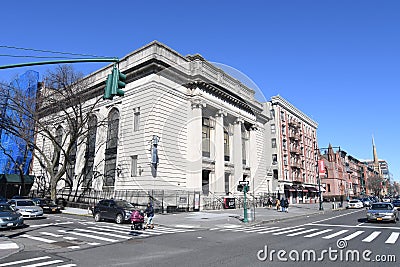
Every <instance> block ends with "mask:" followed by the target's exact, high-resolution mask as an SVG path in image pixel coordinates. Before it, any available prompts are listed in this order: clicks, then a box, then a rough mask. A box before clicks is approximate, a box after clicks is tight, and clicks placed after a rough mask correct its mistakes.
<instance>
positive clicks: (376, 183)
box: [367, 174, 384, 196]
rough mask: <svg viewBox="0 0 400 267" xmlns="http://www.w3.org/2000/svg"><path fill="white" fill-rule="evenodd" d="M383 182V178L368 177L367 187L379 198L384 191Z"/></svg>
mask: <svg viewBox="0 0 400 267" xmlns="http://www.w3.org/2000/svg"><path fill="white" fill-rule="evenodd" d="M383 181H384V180H383V178H382V177H381V176H379V175H376V174H375V175H373V176H370V177H368V181H367V187H368V189H369V190H371V191H372V192H374V194H375V196H379V195H380V193H381V190H382V183H383Z"/></svg>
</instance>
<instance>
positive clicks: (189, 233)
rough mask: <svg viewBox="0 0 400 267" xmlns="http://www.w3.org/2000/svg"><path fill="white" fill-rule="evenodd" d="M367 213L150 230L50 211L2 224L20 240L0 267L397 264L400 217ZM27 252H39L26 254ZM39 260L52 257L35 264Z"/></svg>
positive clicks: (0, 261) (342, 212)
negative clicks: (18, 223) (375, 217)
mask: <svg viewBox="0 0 400 267" xmlns="http://www.w3.org/2000/svg"><path fill="white" fill-rule="evenodd" d="M365 213H366V211H365V210H364V209H363V210H343V211H337V212H328V213H325V214H318V215H313V216H308V217H301V218H296V219H292V220H284V221H280V222H274V223H267V224H263V225H258V226H254V227H249V226H247V227H246V226H239V227H238V226H237V225H223V226H221V227H214V228H211V229H178V228H174V227H159V228H158V229H157V228H156V229H154V230H151V231H150V230H147V231H146V232H141V231H139V232H132V231H130V229H129V225H117V224H115V223H112V222H110V223H108V222H100V223H95V222H93V220H92V219H91V218H86V217H79V216H67V215H64V214H61V215H57V216H55V215H50V216H48V219H44V220H34V221H32V222H31V221H29V222H28V223H29V224H30V226H29V227H27V228H24V229H19V230H15V231H12V233H9V232H8V231H7V232H5V231H2V232H0V235H9V237H11V238H8V239H11V240H13V241H16V242H17V243H18V244H20V245H22V246H23V250H21V251H19V252H17V253H15V254H13V255H11V256H9V257H7V258H3V259H1V260H0V267H1V266H31V267H34V266H64V267H72V266H98V267H100V266H293V265H296V266H317V265H318V266H319V265H321V264H323V265H326V266H354V265H356V266H398V262H399V261H400V255H399V248H400V238H399V233H400V223H398V224H392V223H367V222H365V219H364V218H365ZM10 235H11V236H10ZM32 237H34V238H32ZM35 237H41V238H45V239H48V240H52V241H54V242H50V243H47V242H48V241H47V242H45V241H44V240H41V239H40V238H35ZM338 240H340V242H339V243H338ZM314 252H315V258H314ZM357 256H358V257H359V259H358V261H357ZM303 258H304V259H303ZM346 258H347V259H346ZM29 259H37V260H33V261H30V262H21V261H24V260H25V261H26V260H29ZM378 259H381V260H386V262H382V261H380V262H378V261H376V260H378ZM285 260H286V261H285ZM395 261H396V262H397V263H396V262H395ZM41 262H50V263H51V262H53V263H54V264H53V265H35V264H40V263H41ZM43 264H45V263H43Z"/></svg>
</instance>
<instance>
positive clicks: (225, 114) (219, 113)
mask: <svg viewBox="0 0 400 267" xmlns="http://www.w3.org/2000/svg"><path fill="white" fill-rule="evenodd" d="M227 115H228V113H227V112H226V111H225V110H223V109H220V110H218V111H217V113H216V114H215V116H216V117H226V116H227Z"/></svg>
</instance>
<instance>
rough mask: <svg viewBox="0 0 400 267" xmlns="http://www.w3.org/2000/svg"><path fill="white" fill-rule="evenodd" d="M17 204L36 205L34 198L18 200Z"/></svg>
mask: <svg viewBox="0 0 400 267" xmlns="http://www.w3.org/2000/svg"><path fill="white" fill-rule="evenodd" d="M17 206H36V205H35V203H34V202H33V201H32V200H21V201H17Z"/></svg>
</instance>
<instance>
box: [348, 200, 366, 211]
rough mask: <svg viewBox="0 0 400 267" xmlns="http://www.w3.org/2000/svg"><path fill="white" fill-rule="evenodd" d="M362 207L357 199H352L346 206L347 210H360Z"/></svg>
mask: <svg viewBox="0 0 400 267" xmlns="http://www.w3.org/2000/svg"><path fill="white" fill-rule="evenodd" d="M363 207H364V204H363V203H362V202H361V200H359V199H352V200H350V201H349V203H348V204H347V208H348V209H361V208H363Z"/></svg>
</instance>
